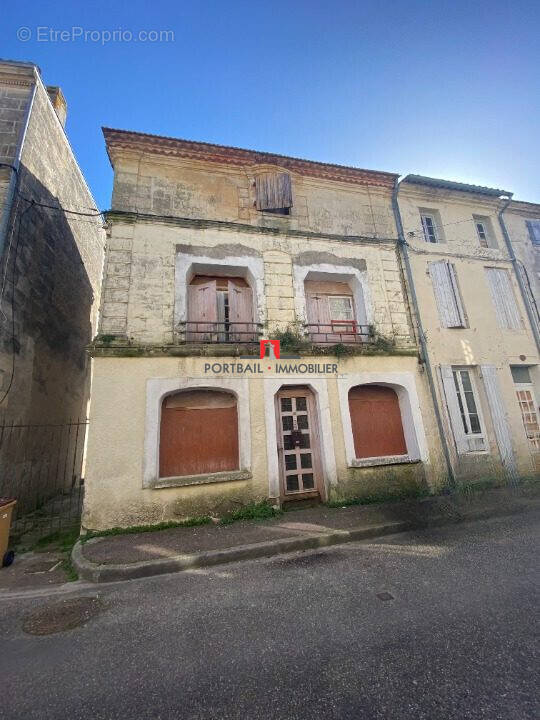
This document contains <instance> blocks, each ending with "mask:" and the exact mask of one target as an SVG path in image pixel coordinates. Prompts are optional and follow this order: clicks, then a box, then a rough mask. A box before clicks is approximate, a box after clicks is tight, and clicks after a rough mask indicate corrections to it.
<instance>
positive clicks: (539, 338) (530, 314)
mask: <svg viewBox="0 0 540 720" xmlns="http://www.w3.org/2000/svg"><path fill="white" fill-rule="evenodd" d="M511 202H512V196H511V195H510V197H508V198H507V199H506V200H505V201H504V204H503V206H502V208H501V209H500V210H499V213H498V217H499V224H500V226H501V230H502V234H503V237H504V242H505V243H506V249H507V250H508V255H509V256H510V260H511V262H512V267H513V268H514V273H515V275H516V278H517V281H518V285H519V289H520V291H521V297H522V298H523V302H524V304H525V310H526V311H527V317H528V318H529V323H530V324H531V329H532V332H533V335H534V340H535V342H536V349H537V350H538V352H540V334H539V332H538V319H537V318H535V316H534V314H533V311H532V308H531V301H530V299H529V296H528V295H527V288H526V287H525V284H524V283H523V278H522V277H521V273H520V271H519V267H518V261H517V258H516V256H515V253H514V248H513V246H512V242H511V240H510V235H509V234H508V230H507V229H506V223H505V222H504V218H503V213H504V211H505V210H506V208H507V207H508V206H509V205H510V203H511Z"/></svg>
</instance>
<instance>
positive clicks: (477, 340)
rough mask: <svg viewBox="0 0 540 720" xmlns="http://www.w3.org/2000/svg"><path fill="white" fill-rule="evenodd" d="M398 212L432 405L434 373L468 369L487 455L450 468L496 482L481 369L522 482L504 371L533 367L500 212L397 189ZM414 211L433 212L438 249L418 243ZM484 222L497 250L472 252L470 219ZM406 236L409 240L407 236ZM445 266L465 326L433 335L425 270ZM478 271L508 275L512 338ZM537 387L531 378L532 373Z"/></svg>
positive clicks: (443, 194)
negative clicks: (515, 324) (517, 318)
mask: <svg viewBox="0 0 540 720" xmlns="http://www.w3.org/2000/svg"><path fill="white" fill-rule="evenodd" d="M399 205H400V209H401V213H402V218H403V225H404V232H405V237H406V240H407V242H408V244H409V248H410V257H411V265H412V269H413V275H414V279H415V285H416V292H417V295H418V302H419V307H420V314H421V317H422V323H423V326H424V330H425V332H426V336H427V345H428V351H429V353H430V358H431V362H432V363H433V365H434V367H435V370H436V375H437V384H438V393H439V402H440V405H441V407H442V408H445V407H446V403H445V400H444V396H443V394H442V389H441V383H440V375H439V368H440V366H441V365H469V366H475V367H476V369H477V370H476V372H477V380H478V381H477V383H476V385H477V388H478V390H479V393H480V403H481V409H482V412H483V416H484V419H485V421H486V426H487V434H488V440H489V446H490V447H489V453H488V454H485V453H483V454H472V453H471V454H467V455H461V456H457V455H455V453H454V461H455V463H456V470H457V474H458V477H461V478H475V477H477V478H486V477H490V476H497V475H502V472H503V471H502V467H501V463H500V457H499V451H498V448H497V442H496V438H495V433H494V427H493V422H492V418H491V413H490V410H489V407H488V402H487V398H486V395H485V392H484V388H483V382H482V378H481V371H480V366H481V365H494V366H495V367H496V368H497V376H498V380H499V386H500V389H501V394H502V398H503V403H504V407H505V414H506V416H505V421H506V423H507V424H508V427H509V429H510V434H511V438H512V445H513V449H514V453H515V456H516V460H517V465H518V471H519V473H520V474H522V475H525V476H529V475H532V474H533V473H534V472H535V471H534V466H533V462H532V458H531V453H530V450H529V447H528V444H527V441H526V437H525V433H524V429H523V424H522V420H521V414H520V411H519V407H518V403H517V400H516V396H515V389H514V385H513V382H512V377H511V374H510V368H509V366H510V365H511V364H512V365H514V364H515V365H520V364H526V365H533V366H536V365H537V364H538V354H537V350H536V346H535V343H534V338H533V335H532V332H531V329H530V325H529V323H528V320H527V314H526V310H525V307H524V304H523V301H522V297H521V294H520V290H519V287H518V284H517V280H516V278H515V275H514V273H513V270H512V264H511V262H510V260H509V257H508V254H507V251H506V245H505V244H504V239H503V237H502V233H501V230H500V226H499V224H498V220H497V215H496V213H497V211H498V209H499V207H500V205H499V203H498V201H497V200H493V199H491V200H490V199H488V200H486V199H485V198H481V197H477V196H471V195H470V194H468V193H467V194H465V193H448V192H447V191H444V190H429V189H426V188H422V189H420V188H418V187H416V188H413V187H409V186H407V185H405V184H403V185H402V188H401V190H400V194H399ZM419 208H429V209H434V210H438V211H439V213H440V216H441V222H442V224H443V226H444V227H443V233H444V240H445V242H443V243H437V244H433V243H427V242H425V241H424V239H423V234H422V228H421V222H420V212H419ZM473 214H474V215H480V216H489V217H490V219H491V221H492V229H493V233H494V236H495V238H496V240H497V244H498V249H492V248H483V247H481V246H480V243H479V241H478V237H477V234H476V230H475V226H474V223H473V220H472V216H473ZM412 232H414V235H411V234H410V233H412ZM443 259H446V260H449V261H450V262H452V263H453V264H454V266H455V269H456V273H457V278H458V285H459V289H460V294H461V297H462V300H463V306H464V309H465V313H466V316H467V320H468V327H466V328H441V323H440V319H439V314H438V311H437V304H436V300H435V296H434V292H433V285H432V280H431V277H430V275H429V273H428V263H429V262H433V261H437V260H443ZM485 267H500V268H504V269H506V270H508V271H509V272H510V274H511V280H512V287H513V291H514V296H515V299H516V302H517V304H518V308H519V312H520V315H521V318H522V324H523V326H522V328H521V329H520V330H502V329H501V328H500V327H499V325H498V322H497V317H496V314H495V308H494V305H493V300H492V297H491V293H490V289H489V286H488V283H487V279H486V275H485ZM532 372H533V376H534V377H535V378H536V382H538V379H540V378H539V377H538V370H537V368H535V369H533V371H532ZM443 414H444V415H445V424H446V434H447V437H448V439H449V443H450V447H451V449H454V444H453V434H452V431H451V429H450V425H449V422H448V418H447V417H446V413H445V412H444V413H443Z"/></svg>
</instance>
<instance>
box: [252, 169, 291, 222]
mask: <svg viewBox="0 0 540 720" xmlns="http://www.w3.org/2000/svg"><path fill="white" fill-rule="evenodd" d="M255 194H256V198H257V200H256V204H257V210H265V211H268V212H283V213H284V214H286V215H288V214H289V210H290V208H291V207H292V204H293V203H292V190H291V177H290V175H288V174H287V173H278V172H275V173H263V174H261V175H258V176H257V177H256V178H255Z"/></svg>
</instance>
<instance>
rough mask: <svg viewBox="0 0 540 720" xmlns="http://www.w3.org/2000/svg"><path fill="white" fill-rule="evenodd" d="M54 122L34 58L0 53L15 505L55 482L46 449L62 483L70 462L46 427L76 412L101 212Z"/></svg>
mask: <svg viewBox="0 0 540 720" xmlns="http://www.w3.org/2000/svg"><path fill="white" fill-rule="evenodd" d="M65 119H66V103H65V101H64V98H63V96H62V93H61V91H60V89H59V88H57V87H52V88H51V87H49V88H46V87H45V86H44V85H43V82H42V80H41V77H40V71H39V68H38V67H37V66H35V65H34V64H32V63H24V62H8V61H0V270H1V274H0V424H1V425H2V426H3V427H2V431H1V433H0V466H1V476H0V495H5V494H14V495H15V496H16V497H17V499H18V500H19V508H23V505H24V506H25V507H26V509H30V508H31V507H33V506H35V505H36V503H37V502H38V501H39V502H40V503H41V502H43V500H44V499H46V496H47V494H48V493H49V490H43V487H44V486H45V484H46V483H47V484H48V486H50V491H51V492H52V491H53V489H54V488H56V487H57V486H58V482H60V483H61V484H62V483H63V482H64V480H63V479H62V480H60V481H58V477H59V471H58V468H56V470H55V465H54V464H55V462H56V461H57V459H60V458H57V456H61V459H62V461H63V462H64V463H65V464H66V465H67V463H68V462H69V464H70V467H69V468H68V467H67V466H66V468H65V473H64V474H65V477H66V481H67V483H71V482H72V480H73V478H72V476H73V474H76V472H75V473H74V468H75V467H76V466H77V465H80V452H79V451H77V452H78V457H77V458H76V460H75V461H74V460H73V459H72V458H71V457H70V458H69V461H68V460H67V459H66V458H67V453H68V450H69V451H70V452H71V450H73V453H75V446H74V445H73V443H74V442H75V441H74V440H72V437H71V436H70V437H69V439H68V440H67V443H68V450H65V452H64V449H62V450H60V447H59V443H61V442H63V436H62V437H61V432H60V431H58V432H57V431H55V430H54V429H53V428H59V427H62V426H63V425H64V424H67V423H69V422H70V421H71V422H76V421H77V419H78V418H80V419H81V421H82V420H84V419H85V418H86V414H87V404H88V400H89V390H90V384H89V383H90V377H89V359H88V357H87V352H86V347H87V345H88V343H89V342H90V340H91V339H92V337H93V336H94V335H95V332H96V324H97V311H98V305H99V295H100V288H101V279H102V268H103V255H104V243H105V232H104V230H103V220H102V218H101V217H100V215H99V213H98V212H97V210H96V209H95V208H96V205H95V201H94V199H93V197H92V194H91V192H90V190H89V189H88V186H87V184H86V182H85V180H84V177H83V175H82V173H81V170H80V168H79V166H78V164H77V161H76V159H75V157H74V155H73V152H72V149H71V147H70V144H69V141H68V139H67V137H66V134H65V131H64V123H65ZM5 426H7V429H6V430H5V432H4V429H5ZM12 426H14V427H13V428H12ZM68 433H69V431H68ZM77 438H78V439H77V447H79V446H82V443H81V433H79V428H77ZM82 441H84V431H83V432H82ZM64 455H66V457H64ZM30 496H32V499H31V500H30ZM25 499H26V500H28V502H27V503H26V505H25Z"/></svg>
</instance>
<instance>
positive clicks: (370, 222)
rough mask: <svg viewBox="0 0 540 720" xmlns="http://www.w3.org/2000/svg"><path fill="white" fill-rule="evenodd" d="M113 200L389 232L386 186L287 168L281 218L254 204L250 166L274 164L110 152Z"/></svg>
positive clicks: (314, 227) (124, 205)
mask: <svg viewBox="0 0 540 720" xmlns="http://www.w3.org/2000/svg"><path fill="white" fill-rule="evenodd" d="M114 164H115V177H114V191H113V199H112V207H113V209H115V210H123V211H135V212H140V213H148V214H151V215H165V216H174V217H183V218H191V219H206V220H222V221H229V222H243V223H248V224H252V225H257V226H270V227H282V228H290V229H292V230H308V231H311V232H322V233H334V234H339V235H365V236H369V237H379V238H388V237H391V238H395V237H396V231H395V225H394V221H393V216H392V209H391V205H390V191H389V190H385V189H383V188H379V187H369V186H365V185H355V184H352V183H345V182H336V181H328V180H325V179H322V178H314V177H304V176H303V175H301V174H300V173H298V172H291V173H290V174H291V178H292V191H293V207H292V208H291V214H290V216H287V217H279V216H276V215H274V214H271V213H261V212H259V211H257V210H256V208H255V187H254V185H255V173H256V172H262V171H272V170H277V171H279V170H282V168H280V167H278V166H273V165H257V167H256V168H255V167H252V166H249V165H247V166H245V167H237V166H232V165H222V164H220V163H217V162H212V163H205V162H200V161H199V162H198V161H195V160H188V159H185V158H166V157H158V156H154V157H152V156H148V155H143V154H141V153H135V152H133V151H127V150H126V151H124V152H122V153H121V154H119V153H118V152H115V163H114Z"/></svg>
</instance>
